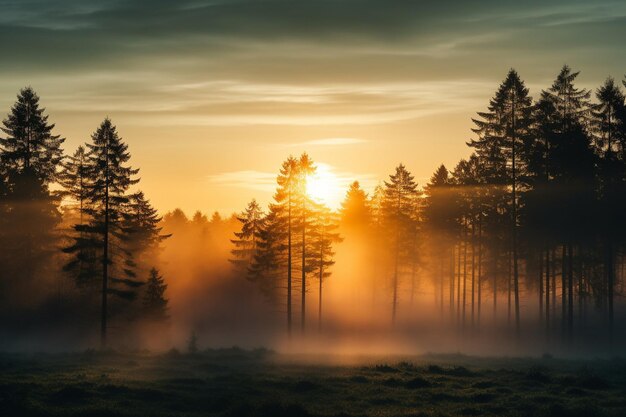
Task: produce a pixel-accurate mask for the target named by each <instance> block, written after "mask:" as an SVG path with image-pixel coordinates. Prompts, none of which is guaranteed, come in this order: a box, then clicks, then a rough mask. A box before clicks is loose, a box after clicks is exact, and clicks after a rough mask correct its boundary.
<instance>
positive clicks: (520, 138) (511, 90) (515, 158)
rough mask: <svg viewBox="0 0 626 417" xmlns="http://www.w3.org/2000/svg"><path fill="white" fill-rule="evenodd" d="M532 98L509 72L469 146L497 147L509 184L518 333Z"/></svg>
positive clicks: (482, 149)
mask: <svg viewBox="0 0 626 417" xmlns="http://www.w3.org/2000/svg"><path fill="white" fill-rule="evenodd" d="M532 111H533V106H532V98H531V97H530V96H529V95H528V88H526V86H525V85H524V82H523V81H522V80H521V79H520V77H519V75H518V74H517V72H516V71H515V70H513V69H511V70H510V71H509V73H508V74H507V76H506V78H505V80H504V81H503V82H502V84H500V87H499V88H498V91H497V92H496V94H495V96H494V97H493V98H492V99H491V101H490V102H489V108H488V112H482V113H479V116H480V119H473V122H474V123H475V124H476V128H474V129H473V131H474V132H475V133H476V134H477V135H478V139H477V140H472V141H470V143H469V145H470V146H471V147H474V148H476V151H477V153H479V154H483V155H484V154H489V150H490V149H491V148H493V147H498V148H500V149H501V150H502V153H503V155H505V157H506V161H507V165H506V167H507V168H506V169H507V172H508V178H509V184H510V187H511V203H510V206H511V212H510V218H511V252H512V258H513V291H514V296H515V329H516V333H517V334H518V335H519V331H520V298H519V297H520V296H519V265H518V261H519V259H518V258H519V254H518V239H517V234H518V231H517V228H518V223H519V216H518V204H519V201H518V198H519V185H520V184H519V176H520V172H523V167H521V166H520V163H521V162H522V154H521V150H522V148H523V147H524V145H525V144H527V143H528V142H529V141H530V139H531V127H532V121H533V118H532Z"/></svg>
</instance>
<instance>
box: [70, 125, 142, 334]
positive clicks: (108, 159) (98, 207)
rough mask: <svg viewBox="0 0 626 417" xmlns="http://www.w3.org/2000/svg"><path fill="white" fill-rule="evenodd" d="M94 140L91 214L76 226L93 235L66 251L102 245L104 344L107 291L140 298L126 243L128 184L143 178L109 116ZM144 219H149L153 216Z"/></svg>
mask: <svg viewBox="0 0 626 417" xmlns="http://www.w3.org/2000/svg"><path fill="white" fill-rule="evenodd" d="M91 139H92V142H91V143H88V144H87V148H88V149H89V152H88V155H89V171H88V172H89V181H88V183H89V187H88V190H87V201H88V205H87V209H86V214H87V215H88V219H85V223H83V224H77V225H76V226H75V229H76V231H77V232H79V233H85V234H87V235H89V236H90V240H89V242H85V241H84V240H83V239H80V238H79V239H76V240H75V243H74V244H73V245H72V246H70V247H68V248H66V249H65V251H66V252H68V253H74V254H80V251H81V247H82V246H83V245H85V244H88V245H89V246H94V245H95V246H99V247H100V253H101V255H100V256H97V258H96V259H98V260H99V262H100V263H101V277H102V281H101V285H102V292H101V297H102V301H101V317H100V339H101V345H102V346H106V336H107V320H108V317H109V310H108V295H109V294H113V295H116V296H118V297H121V298H125V299H129V300H132V299H134V298H135V297H136V294H137V293H136V288H137V287H139V286H141V285H142V283H143V282H142V281H140V280H137V279H136V273H135V271H134V267H135V264H134V262H133V260H132V253H131V252H130V250H129V248H128V243H129V239H130V236H129V235H130V233H131V230H130V229H129V228H128V227H127V226H128V207H129V204H130V203H131V196H129V195H128V189H129V188H130V187H131V186H132V185H134V184H136V183H137V182H138V181H139V180H138V179H135V178H134V176H135V175H136V174H137V173H138V170H136V169H132V168H130V167H129V166H127V165H126V163H127V162H128V160H129V159H130V154H129V153H128V146H127V145H126V144H125V143H124V142H123V141H122V139H121V138H120V137H119V136H118V134H117V130H116V128H115V126H114V125H113V124H112V123H111V120H110V119H108V118H107V119H105V120H104V121H103V122H102V123H101V125H100V126H99V127H98V129H97V130H96V131H95V132H94V133H93V135H92V136H91ZM153 214H154V213H153ZM148 217H150V215H148ZM145 220H147V221H148V222H151V221H153V220H154V219H149V218H146V219H145Z"/></svg>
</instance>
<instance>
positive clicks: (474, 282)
mask: <svg viewBox="0 0 626 417" xmlns="http://www.w3.org/2000/svg"><path fill="white" fill-rule="evenodd" d="M475 229H476V227H475V224H474V219H472V281H471V286H472V289H471V291H472V296H471V298H472V313H471V314H472V316H471V329H472V331H473V330H474V324H475V288H476V230H475Z"/></svg>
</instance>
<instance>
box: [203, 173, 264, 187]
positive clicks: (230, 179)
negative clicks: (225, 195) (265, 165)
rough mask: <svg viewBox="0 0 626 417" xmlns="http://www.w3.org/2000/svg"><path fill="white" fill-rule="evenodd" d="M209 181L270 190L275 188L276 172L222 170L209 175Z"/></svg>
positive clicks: (222, 184)
mask: <svg viewBox="0 0 626 417" xmlns="http://www.w3.org/2000/svg"><path fill="white" fill-rule="evenodd" d="M207 179H208V180H209V182H211V183H213V184H216V185H219V186H223V187H237V188H245V189H249V190H258V191H265V192H271V191H272V190H273V189H274V188H275V184H276V174H275V173H271V172H262V171H254V170H244V171H231V172H222V173H219V174H213V175H209V176H208V177H207Z"/></svg>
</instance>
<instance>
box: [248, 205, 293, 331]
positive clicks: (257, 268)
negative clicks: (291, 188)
mask: <svg viewBox="0 0 626 417" xmlns="http://www.w3.org/2000/svg"><path fill="white" fill-rule="evenodd" d="M283 209H284V208H283V207H282V206H280V205H277V204H271V205H270V208H269V213H268V214H267V216H265V218H264V219H263V222H262V225H261V226H262V227H260V228H259V230H258V231H257V234H256V246H257V250H256V252H255V254H254V257H253V260H252V263H251V265H250V268H249V272H248V274H249V275H248V276H249V279H250V280H251V281H253V282H255V283H257V285H258V286H259V288H260V290H261V292H262V293H263V294H264V295H265V296H266V298H268V300H269V301H271V302H273V303H279V302H280V301H282V300H285V298H283V297H282V295H283V294H282V290H285V289H286V290H288V294H290V292H289V289H290V287H288V285H289V277H288V276H287V273H288V269H287V268H288V263H289V252H288V230H287V227H288V225H287V222H285V215H284V213H282V210H283ZM285 301H286V304H287V306H289V301H290V299H289V298H287V299H286V300H285ZM287 319H288V320H287V325H288V326H289V324H290V323H291V322H290V320H289V316H288V317H287ZM288 329H289V328H288Z"/></svg>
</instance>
